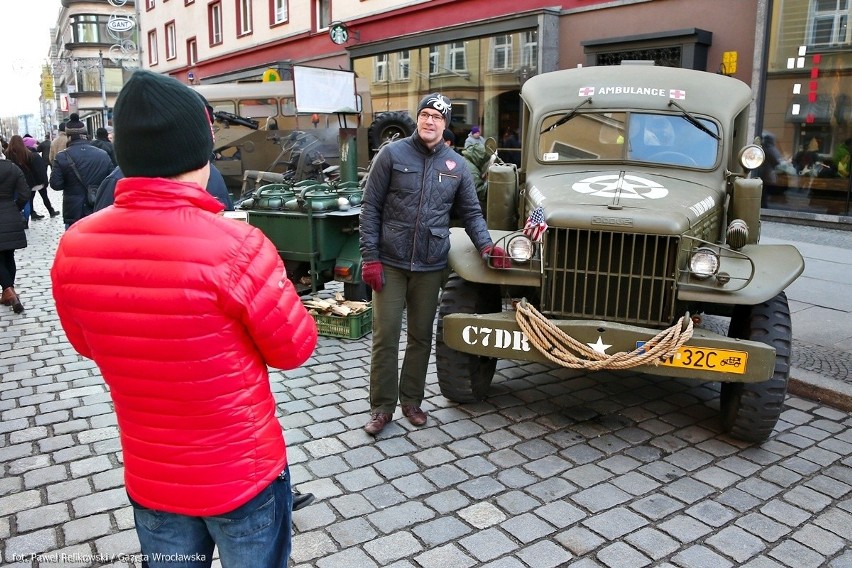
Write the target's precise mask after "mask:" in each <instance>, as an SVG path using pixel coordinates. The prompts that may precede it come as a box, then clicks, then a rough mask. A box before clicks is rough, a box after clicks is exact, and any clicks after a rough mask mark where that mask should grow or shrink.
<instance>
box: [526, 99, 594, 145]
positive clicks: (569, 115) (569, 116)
mask: <svg viewBox="0 0 852 568" xmlns="http://www.w3.org/2000/svg"><path fill="white" fill-rule="evenodd" d="M590 102H592V97H589V98H588V99H586V100H584V101H583V102H581V103H580V104H578V105H577V106H575V107H574V108H572V109H571V110H569V111H568V112H566V113H565V115H564V116H563V117H562V118H560V119H559V120H557V121H556V122H554V123H553V124H551V125H550V126H548V127H547V128H545V129H544V130H542V131H541V132H539V133H538V134H539V136H541V135H542V134H544V133H545V132H550V131H551V130H553V129H554V128H556V127H557V126H562V125H563V124H565V123H566V122H568V121H569V120H571V119H572V118H574V115H575V114H577V111H578V110H579V109H580V107H581V106H583V105H586V104H589V103H590Z"/></svg>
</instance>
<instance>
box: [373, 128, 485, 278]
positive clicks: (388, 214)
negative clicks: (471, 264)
mask: <svg viewBox="0 0 852 568" xmlns="http://www.w3.org/2000/svg"><path fill="white" fill-rule="evenodd" d="M451 211H452V213H453V219H459V220H460V221H461V222H462V224H463V225H464V227H465V230H466V231H467V233H468V235H470V238H471V240H472V241H473V243H474V245H475V246H476V248H477V250H480V251H481V250H482V249H483V248H485V247H486V246H488V245H490V244H491V237H490V236H489V234H488V228H487V227H486V225H485V219H483V217H482V209H481V208H480V206H479V201H478V200H477V198H476V189H475V188H474V185H473V180H472V179H471V177H470V173H469V172H468V170H467V167H465V164H464V158H462V157H461V156H460V155H459V154H457V153H456V152H455V151H453V150H451V149H450V148H448V147H446V146H444V145H443V144H439V145H438V146H437V147H436V148H434V149H432V150H429V149H428V148H427V147H426V146H425V145H424V144H423V142H422V141H421V140H420V138H419V137H418V136H417V132H415V133H414V134H412V135H411V136H410V137H408V138H405V139H403V140H399V141H397V142H393V143H391V144H388V145H387V146H385V147H384V148H383V149H382V151H381V152H379V154H378V155H377V156H376V157H375V159H374V160H373V164H372V166H371V167H370V175H369V177H368V178H367V186H366V188H365V190H364V199H363V202H362V204H361V226H360V230H361V256H362V257H363V258H364V260H380V261H381V262H382V263H383V264H387V265H389V266H394V267H397V268H402V269H405V270H411V271H415V272H426V271H432V270H441V269H443V268H445V267H446V266H447V254H448V253H449V250H450V212H451Z"/></svg>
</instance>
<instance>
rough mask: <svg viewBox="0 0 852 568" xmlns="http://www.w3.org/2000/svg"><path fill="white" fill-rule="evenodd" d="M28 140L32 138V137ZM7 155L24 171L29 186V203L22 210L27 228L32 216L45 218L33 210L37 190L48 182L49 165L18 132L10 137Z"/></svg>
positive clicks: (33, 217)
mask: <svg viewBox="0 0 852 568" xmlns="http://www.w3.org/2000/svg"><path fill="white" fill-rule="evenodd" d="M28 140H32V138H29V139H28ZM6 157H7V158H8V159H9V161H11V162H12V163H14V164H15V165H16V166H18V167H19V168H20V169H21V171H22V172H23V173H24V178H25V179H26V181H27V187H28V188H29V193H28V195H27V203H26V204H25V205H24V208H23V211H22V215H23V217H24V227H25V228H26V227H29V220H30V219H31V218H32V219H34V220H35V219H43V218H44V217H42V216H41V215H39V214H38V213H35V212H34V211H33V210H32V205H33V196H34V195H35V192H36V191H39V190H40V189H43V188H44V186H45V185H46V184H47V166H45V165H44V161H43V160H42V159H41V156H40V155H38V154H37V153H36V152H32V151H30V150H29V149H28V148H27V147H26V144H25V142H24V139H23V138H21V137H20V136H18V135H17V134H15V135H14V136H12V137H11V138H10V139H9V148H8V149H7V156H6ZM48 202H49V200H48Z"/></svg>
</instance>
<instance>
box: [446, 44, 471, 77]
mask: <svg viewBox="0 0 852 568" xmlns="http://www.w3.org/2000/svg"><path fill="white" fill-rule="evenodd" d="M447 62H448V63H449V65H448V67H449V68H450V71H456V72H459V71H466V70H467V56H466V55H465V50H464V42H463V41H454V42H452V43H450V44H449V49H448V50H447Z"/></svg>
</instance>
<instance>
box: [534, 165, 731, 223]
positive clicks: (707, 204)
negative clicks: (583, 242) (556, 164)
mask: <svg viewBox="0 0 852 568" xmlns="http://www.w3.org/2000/svg"><path fill="white" fill-rule="evenodd" d="M706 181H707V173H706V172H702V173H700V174H699V173H695V174H692V172H688V171H684V172H681V171H667V172H666V173H665V174H662V173H657V172H649V171H648V170H641V169H636V168H634V169H627V168H624V169H621V168H614V169H612V170H601V169H595V170H585V171H571V172H538V173H536V174H535V175H530V176H528V177H527V182H526V189H527V192H526V199H527V201H528V203H527V205H528V210H530V211H531V210H532V209H534V208H536V207H539V206H540V207H542V209H543V210H544V214H545V220H546V221H547V224H548V225H549V226H551V227H572V228H587V229H595V230H614V231H624V230H627V231H631V232H640V233H651V234H682V233H684V232H686V231H688V230H689V229H690V228H692V227H694V226H695V225H696V224H697V222H698V220H699V219H702V218H705V217H706V216H707V215H708V213H709V212H711V211H717V212H720V211H721V207H722V205H723V200H724V195H725V194H724V188H725V184H724V180H723V179H721V178H719V185H718V187H708V186H707V185H706Z"/></svg>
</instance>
